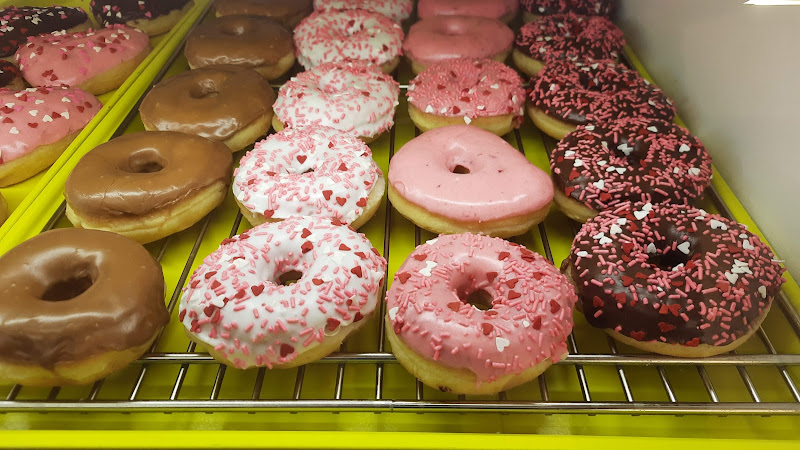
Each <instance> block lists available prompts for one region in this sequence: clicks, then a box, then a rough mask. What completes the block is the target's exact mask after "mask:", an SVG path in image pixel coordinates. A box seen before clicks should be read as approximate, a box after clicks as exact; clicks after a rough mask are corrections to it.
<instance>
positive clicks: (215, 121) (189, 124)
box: [139, 65, 275, 152]
mask: <svg viewBox="0 0 800 450" xmlns="http://www.w3.org/2000/svg"><path fill="white" fill-rule="evenodd" d="M274 102H275V91H273V90H272V87H270V85H269V83H268V82H267V81H266V80H264V78H262V77H261V75H260V74H259V73H258V72H256V71H255V70H253V69H248V68H246V67H240V66H231V65H224V66H210V67H203V68H202V69H197V70H191V71H188V72H183V73H180V74H178V75H175V76H174V77H171V78H167V79H166V80H164V81H162V82H160V83H158V84H157V85H156V86H154V87H153V89H151V90H150V92H149V93H148V94H147V95H146V96H145V98H144V100H143V101H142V104H141V106H139V115H140V117H141V119H142V123H143V124H144V129H145V130H148V131H154V130H159V131H178V132H181V133H188V134H194V135H197V136H201V137H204V138H207V139H211V140H212V141H219V142H223V143H225V145H227V146H228V147H229V148H230V149H231V151H234V152H235V151H237V150H241V149H243V148H244V147H246V146H248V145H250V144H252V143H253V142H255V141H257V140H258V138H260V137H261V136H263V135H265V134H266V133H267V131H269V127H270V123H271V121H272V104H273V103H274Z"/></svg>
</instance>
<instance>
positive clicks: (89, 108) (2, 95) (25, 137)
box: [0, 87, 102, 164]
mask: <svg viewBox="0 0 800 450" xmlns="http://www.w3.org/2000/svg"><path fill="white" fill-rule="evenodd" d="M0 106H2V107H0V136H1V137H2V139H0V164H2V163H4V162H9V161H13V160H15V159H17V158H19V157H21V156H24V155H26V154H28V153H30V152H32V151H34V150H35V149H36V148H38V147H39V146H41V145H47V144H52V143H53V142H56V141H58V140H60V139H62V138H64V137H65V136H67V135H69V134H71V133H74V132H75V131H77V130H80V129H81V128H83V127H85V126H86V124H87V123H89V121H90V120H92V117H94V115H95V114H97V112H98V111H99V110H100V107H101V106H102V105H101V104H100V101H99V100H97V99H96V98H94V96H92V95H91V94H89V93H88V92H85V91H82V90H80V89H78V88H69V87H39V88H30V89H26V90H24V91H8V90H5V89H3V90H0Z"/></svg>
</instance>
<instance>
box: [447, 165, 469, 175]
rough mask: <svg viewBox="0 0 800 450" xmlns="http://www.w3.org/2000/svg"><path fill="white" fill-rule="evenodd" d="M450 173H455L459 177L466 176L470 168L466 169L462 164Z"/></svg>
mask: <svg viewBox="0 0 800 450" xmlns="http://www.w3.org/2000/svg"><path fill="white" fill-rule="evenodd" d="M450 172H452V173H455V174H459V175H466V174H468V173H469V168H468V167H464V166H462V165H461V164H456V165H455V167H453V168H452V169H450Z"/></svg>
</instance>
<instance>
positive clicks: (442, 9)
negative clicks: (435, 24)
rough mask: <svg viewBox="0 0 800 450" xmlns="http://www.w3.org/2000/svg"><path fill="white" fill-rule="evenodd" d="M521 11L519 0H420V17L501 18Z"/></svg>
mask: <svg viewBox="0 0 800 450" xmlns="http://www.w3.org/2000/svg"><path fill="white" fill-rule="evenodd" d="M517 11H519V4H518V3H517V0H488V1H487V0H419V4H417V15H419V18H420V19H425V18H427V17H431V16H480V17H489V18H491V19H501V18H502V17H503V16H505V15H507V14H516V13H517Z"/></svg>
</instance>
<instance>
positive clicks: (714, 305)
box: [562, 203, 786, 357]
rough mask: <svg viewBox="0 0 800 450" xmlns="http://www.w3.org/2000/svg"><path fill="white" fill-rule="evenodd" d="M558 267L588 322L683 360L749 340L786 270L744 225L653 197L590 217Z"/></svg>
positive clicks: (621, 338) (630, 342) (639, 345)
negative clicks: (654, 201)
mask: <svg viewBox="0 0 800 450" xmlns="http://www.w3.org/2000/svg"><path fill="white" fill-rule="evenodd" d="M562 269H564V270H565V273H566V275H567V277H568V278H570V280H571V281H572V283H573V284H574V285H575V286H576V287H577V291H578V297H580V299H581V302H582V305H583V314H584V315H585V316H586V320H588V321H589V323H590V324H591V325H593V326H595V327H598V328H602V329H604V330H605V331H606V332H608V334H609V335H611V337H613V338H614V339H617V340H619V341H620V342H623V343H625V344H628V345H631V346H633V347H636V348H639V349H642V350H646V351H650V352H655V353H661V354H664V355H672V356H680V357H704V356H712V355H719V354H722V353H727V352H730V351H732V350H734V349H735V348H736V347H738V346H739V345H741V344H742V343H743V342H744V341H746V340H747V338H749V337H750V336H751V335H752V334H753V333H755V331H756V329H758V326H759V325H760V324H761V321H762V320H763V319H764V317H765V316H766V315H767V312H768V311H769V308H770V304H771V302H772V299H773V297H775V296H776V295H777V294H778V292H779V291H780V286H781V284H782V283H783V282H784V279H783V278H782V277H781V274H782V273H783V272H784V271H785V270H786V269H783V268H782V267H781V266H780V263H779V262H777V261H775V260H774V255H773V254H772V251H770V249H769V247H767V246H766V245H765V244H764V243H762V242H761V241H760V240H759V238H758V236H756V235H754V234H752V233H750V232H748V231H747V227H746V226H744V225H741V224H739V223H736V222H732V221H729V220H727V219H725V218H723V217H720V216H717V215H714V214H707V213H706V212H705V211H703V210H702V209H695V208H691V207H686V206H679V205H668V204H662V205H651V204H650V203H633V204H631V203H621V204H619V205H617V206H616V207H614V208H611V209H608V210H605V211H603V212H601V213H600V214H599V215H598V216H597V217H595V218H593V219H591V220H589V221H588V222H586V224H585V225H584V226H583V228H581V230H580V232H578V234H577V235H576V236H575V241H574V242H573V243H572V250H571V253H570V256H569V259H567V260H565V261H564V265H563V267H562Z"/></svg>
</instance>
